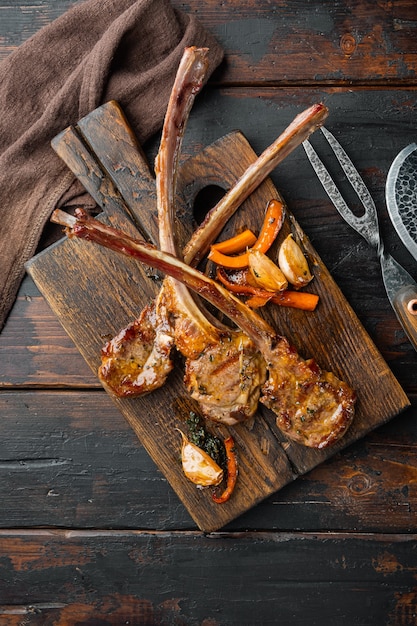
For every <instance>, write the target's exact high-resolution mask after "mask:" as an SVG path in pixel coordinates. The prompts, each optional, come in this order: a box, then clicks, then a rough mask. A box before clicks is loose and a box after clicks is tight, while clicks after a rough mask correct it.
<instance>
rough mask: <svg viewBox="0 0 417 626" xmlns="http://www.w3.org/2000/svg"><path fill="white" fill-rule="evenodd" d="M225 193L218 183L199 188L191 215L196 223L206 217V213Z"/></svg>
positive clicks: (199, 222)
mask: <svg viewBox="0 0 417 626" xmlns="http://www.w3.org/2000/svg"><path fill="white" fill-rule="evenodd" d="M225 193H226V190H225V189H223V187H221V186H220V185H207V186H206V187H203V188H202V189H200V191H199V192H198V194H197V195H196V197H195V200H194V205H193V217H194V219H195V221H196V222H197V224H201V222H202V221H203V220H204V218H205V217H206V215H207V213H208V212H209V211H210V209H212V208H213V207H214V206H216V204H217V203H218V202H219V200H221V199H222V198H223V196H224V194H225Z"/></svg>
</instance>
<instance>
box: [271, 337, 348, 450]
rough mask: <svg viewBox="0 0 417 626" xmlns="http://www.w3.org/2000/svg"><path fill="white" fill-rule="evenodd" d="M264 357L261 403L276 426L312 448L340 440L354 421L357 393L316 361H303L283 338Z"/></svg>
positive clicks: (322, 446)
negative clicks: (268, 410)
mask: <svg viewBox="0 0 417 626" xmlns="http://www.w3.org/2000/svg"><path fill="white" fill-rule="evenodd" d="M264 356H265V358H266V359H267V367H268V380H267V381H266V383H265V385H264V386H263V388H262V395H261V402H262V403H263V404H264V405H265V406H267V407H268V408H269V409H271V410H272V411H274V413H275V414H276V415H277V418H276V421H277V426H278V427H279V428H280V429H281V430H282V431H283V432H284V433H285V434H286V435H287V436H288V437H290V438H291V439H293V440H294V441H297V442H298V443H301V444H303V445H306V446H310V447H313V448H324V447H326V446H329V445H331V444H332V443H334V442H335V441H337V440H338V439H340V437H342V436H343V435H344V433H345V432H346V430H347V429H348V428H349V426H350V424H351V422H352V420H353V416H354V404H355V399H356V394H355V392H354V391H353V390H352V389H350V387H349V386H348V385H347V384H346V383H344V382H343V381H341V380H339V379H338V378H337V377H336V376H335V375H334V374H332V373H331V372H325V371H322V370H321V368H320V367H319V366H318V365H317V363H316V362H315V361H314V360H313V359H309V360H304V359H302V358H301V357H300V356H299V355H298V353H297V352H296V350H294V349H293V348H291V346H290V345H289V343H288V341H287V340H286V339H284V338H283V337H279V338H278V339H277V342H276V343H275V346H274V347H273V348H272V349H270V350H268V351H264Z"/></svg>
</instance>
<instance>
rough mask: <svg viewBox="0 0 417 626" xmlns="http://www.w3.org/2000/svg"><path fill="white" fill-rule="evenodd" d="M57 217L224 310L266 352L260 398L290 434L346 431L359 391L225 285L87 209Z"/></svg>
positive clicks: (317, 436) (322, 435) (310, 437)
mask: <svg viewBox="0 0 417 626" xmlns="http://www.w3.org/2000/svg"><path fill="white" fill-rule="evenodd" d="M52 219H53V221H55V222H58V223H61V224H63V225H65V226H67V234H68V235H69V236H77V237H80V238H84V239H88V240H91V241H95V242H96V243H98V244H100V245H103V246H106V247H109V248H112V249H113V250H116V251H119V252H122V253H124V254H127V255H129V256H133V257H135V258H137V259H138V260H139V261H141V262H143V263H146V264H147V265H151V266H153V267H155V268H156V269H158V270H160V271H162V272H164V273H165V274H167V275H169V276H171V277H172V278H174V279H176V280H179V281H181V282H183V283H184V284H186V285H187V286H188V287H189V288H190V289H192V290H194V291H195V292H196V293H198V294H199V295H201V296H202V297H203V298H205V299H206V300H207V301H208V302H210V303H211V304H212V305H214V306H215V307H217V308H218V309H219V310H221V311H222V312H223V313H225V314H226V315H227V316H228V317H229V318H230V319H231V320H232V321H233V322H234V323H235V324H236V325H237V326H238V327H239V328H240V329H241V330H242V331H243V332H244V333H245V334H246V335H247V336H248V337H249V338H250V340H251V341H252V342H253V344H254V345H255V346H256V347H257V349H258V350H259V352H260V353H261V354H262V356H263V358H264V360H265V363H266V366H267V369H268V379H267V381H266V382H265V384H264V385H263V388H262V396H261V402H263V403H264V404H265V405H266V406H267V407H268V408H269V409H271V410H272V411H273V412H274V413H275V414H276V422H277V426H278V427H279V428H280V429H281V430H282V431H283V432H284V433H285V434H286V435H287V436H288V437H289V438H291V439H293V440H295V441H297V442H298V443H300V444H303V445H306V446H310V447H314V448H324V447H327V446H329V445H331V444H333V443H334V442H336V441H337V440H338V439H340V438H341V437H342V436H343V435H344V433H345V432H346V430H347V429H348V428H349V426H350V424H351V422H352V420H353V417H354V405H355V401H356V394H355V392H354V391H353V390H352V389H351V388H350V387H349V385H348V384H346V383H345V382H343V381H341V380H339V379H338V378H337V377H336V376H335V375H334V374H332V373H331V372H326V371H323V370H322V369H321V368H320V367H319V365H318V364H317V363H316V362H315V361H314V360H313V359H309V360H304V359H303V358H301V357H300V355H299V354H298V353H297V351H296V350H295V348H293V347H292V346H291V345H290V343H289V342H288V340H287V339H286V338H285V337H282V336H280V335H278V334H277V333H276V332H275V330H274V329H273V328H272V327H271V326H270V325H269V324H268V323H267V322H266V321H265V320H264V319H263V318H261V317H260V316H259V315H258V314H257V313H256V312H255V311H253V310H252V309H250V308H249V307H247V306H246V305H245V304H244V303H243V302H241V301H240V300H238V299H237V298H235V297H234V296H233V295H232V294H231V293H230V292H228V291H227V290H226V289H225V288H224V287H223V286H222V285H220V284H218V283H216V282H215V281H213V280H212V279H210V278H209V277H207V276H205V275H204V274H202V273H201V272H199V271H198V270H196V269H195V268H192V267H190V266H189V265H187V264H185V263H184V262H182V261H180V260H179V259H177V258H176V257H174V256H172V255H169V254H167V253H164V252H161V251H160V250H156V249H155V248H154V247H153V246H151V245H150V244H146V243H144V242H141V241H138V240H135V239H133V238H131V237H129V236H127V235H125V234H123V233H121V232H120V231H118V230H117V229H114V228H111V227H109V226H105V225H103V224H102V223H101V222H98V221H97V220H95V219H94V218H92V217H89V216H88V215H87V214H86V213H85V212H84V211H82V210H77V212H76V216H75V217H73V216H70V215H68V214H66V213H64V212H62V211H59V210H56V211H54V213H53V216H52Z"/></svg>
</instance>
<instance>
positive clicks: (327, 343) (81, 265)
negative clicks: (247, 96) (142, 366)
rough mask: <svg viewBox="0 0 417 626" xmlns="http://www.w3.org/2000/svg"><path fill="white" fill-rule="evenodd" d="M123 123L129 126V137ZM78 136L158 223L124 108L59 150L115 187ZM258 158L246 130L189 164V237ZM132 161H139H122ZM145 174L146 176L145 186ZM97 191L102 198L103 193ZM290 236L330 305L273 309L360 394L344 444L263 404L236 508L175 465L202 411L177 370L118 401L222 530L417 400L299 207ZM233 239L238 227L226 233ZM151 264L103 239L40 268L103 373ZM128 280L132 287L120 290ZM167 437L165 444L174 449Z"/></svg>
mask: <svg viewBox="0 0 417 626" xmlns="http://www.w3.org/2000/svg"><path fill="white" fill-rule="evenodd" d="M90 120H91V128H89V126H90ZM122 127H124V128H125V138H124V139H123V138H122ZM113 129H114V130H113ZM78 133H81V134H82V136H83V138H84V139H85V141H86V142H87V143H88V145H89V147H91V148H92V150H94V155H95V157H96V158H97V159H98V161H99V163H100V155H101V154H105V155H106V156H105V159H106V165H105V169H106V171H107V172H109V171H111V172H112V176H113V179H114V180H115V181H117V180H118V175H119V174H120V173H121V186H120V191H121V193H122V194H123V189H125V188H127V189H134V196H133V195H132V194H131V192H129V193H128V196H129V197H127V196H125V198H124V200H125V201H126V203H127V204H128V206H130V209H131V212H132V213H135V214H136V215H137V216H138V219H139V220H141V221H142V222H143V223H144V226H145V227H146V224H145V222H144V221H143V220H142V216H145V218H146V216H147V215H148V213H149V208H148V205H149V202H151V207H152V202H153V203H154V201H155V199H154V197H153V196H150V193H151V191H150V190H151V186H150V184H149V183H150V180H149V178H148V172H147V170H143V168H140V167H135V165H134V163H133V160H134V156H135V154H136V155H138V156H140V155H139V153H138V152H137V151H136V146H135V145H134V144H133V143H132V141H131V136H130V130H129V129H127V126H126V122H125V120H124V118H122V117H120V112H119V110H118V108H117V106H116V105H114V104H113V103H109V104H107V105H105V106H103V107H101V108H100V109H99V110H97V111H95V112H93V113H92V114H90V115H88V116H87V117H86V118H84V119H83V120H82V122H81V123H80V124H78V126H77V129H76V132H75V133H74V132H73V133H72V134H70V133H69V132H68V131H65V132H64V133H63V134H61V135H60V136H59V137H58V138H56V139H55V140H54V147H55V149H56V151H57V152H58V154H62V153H63V152H65V154H67V153H68V150H69V148H70V160H69V164H70V166H72V169H73V171H74V172H75V173H76V174H77V175H78V172H79V171H80V170H82V175H81V176H80V180H84V178H85V172H87V176H88V179H89V182H87V183H86V185H87V188H88V187H89V186H90V187H91V185H96V186H97V187H98V188H99V189H101V188H102V187H103V184H104V186H105V189H106V190H107V191H108V185H106V184H105V182H104V183H103V180H102V179H100V178H99V177H98V175H97V172H96V171H95V170H94V169H93V168H92V167H90V166H88V167H85V168H84V164H85V161H86V156H85V154H84V149H83V147H81V150H79V140H78V136H77V134H78ZM71 137H72V139H71ZM121 138H122V139H123V140H122V141H121ZM132 149H133V157H132V156H131V154H132ZM125 153H127V154H126V158H125V156H124V155H125ZM255 159H256V154H255V153H254V152H253V150H252V149H251V147H250V146H249V144H248V143H247V141H246V140H245V139H244V137H243V136H242V135H241V134H240V133H231V134H229V135H227V136H226V137H223V138H221V139H219V140H218V141H217V142H215V143H214V144H211V145H210V146H209V147H207V148H206V149H205V150H203V151H202V152H201V153H200V154H198V155H196V156H195V157H193V158H191V159H189V160H188V161H186V162H185V163H184V164H183V166H182V168H181V171H180V173H179V176H178V182H177V186H178V193H177V200H176V205H177V211H176V219H177V221H178V224H181V225H182V226H184V234H185V239H183V241H184V243H185V241H186V235H187V228H186V226H187V224H188V225H189V229H188V230H189V233H188V234H190V233H191V227H192V221H193V213H192V210H191V207H193V205H194V200H195V198H196V196H197V194H198V193H201V192H202V190H204V189H205V188H206V187H207V186H208V185H218V186H220V187H222V188H223V189H228V188H230V187H231V186H232V185H233V184H234V182H235V181H236V180H237V179H238V178H239V177H240V176H241V175H242V174H243V172H244V171H245V170H246V168H247V167H248V166H249V165H250V164H251V163H252V162H253V161H254V160H255ZM73 160H75V161H76V163H75V164H74V163H73ZM66 162H67V163H68V159H67V160H66ZM120 163H127V164H128V165H127V166H126V167H121V166H120ZM132 170H134V171H135V176H134V177H133V178H132V175H131V173H130V172H131V171H132ZM141 171H142V172H144V174H142V175H143V176H144V178H145V182H144V186H143V187H142V186H141V174H140V172H141ZM90 172H92V173H91V174H90ZM126 173H127V179H126ZM97 181H99V182H97ZM129 182H130V185H129ZM93 193H94V190H93ZM278 196H279V194H278V193H277V191H276V189H274V187H273V185H272V182H271V181H270V180H266V181H265V182H264V183H262V185H261V186H260V187H259V188H258V189H257V190H256V191H255V192H254V193H253V194H252V195H251V196H250V197H249V198H248V199H247V200H246V201H245V203H244V204H243V205H242V206H241V208H240V210H239V211H238V212H237V213H236V215H235V216H234V219H233V220H232V225H231V228H232V229H235V228H238V227H242V226H243V225H245V227H252V228H254V229H255V230H259V228H260V224H261V222H262V215H263V211H264V207H265V206H266V204H267V202H268V201H269V200H270V199H271V198H273V197H278ZM96 197H97V200H98V202H100V197H99V196H97V195H96ZM105 197H106V201H105V202H104V203H103V202H102V203H101V204H102V208H103V210H105V214H106V217H107V218H108V219H109V220H110V221H111V222H112V223H113V224H116V225H117V224H119V225H120V227H121V228H122V230H123V229H128V232H132V227H131V225H130V223H129V222H128V220H127V218H126V217H124V215H123V206H122V205H120V211H119V210H115V208H116V209H117V207H115V206H113V204H109V202H108V198H109V197H110V198H111V199H113V198H115V194H113V193H111V194H109V193H107V194H106V196H105ZM132 203H134V206H133V204H132ZM259 213H261V215H259ZM289 232H292V233H293V234H294V237H295V238H296V239H297V240H298V241H299V242H300V243H301V244H302V246H303V249H304V251H305V253H306V255H307V257H308V259H309V264H310V267H312V270H313V273H314V276H315V279H314V283H313V290H314V291H315V292H316V293H318V294H319V296H320V305H319V307H318V309H317V310H316V311H315V312H314V314H308V313H307V314H306V312H304V311H297V310H293V309H280V308H278V307H269V309H268V310H267V312H266V315H267V316H268V318H269V321H270V323H271V324H272V325H273V326H274V327H275V328H277V329H278V332H280V333H281V334H283V335H284V336H287V337H290V338H291V342H292V343H293V344H294V345H295V346H296V347H297V349H298V350H299V351H300V352H301V354H303V355H304V356H305V358H308V357H309V356H310V355H314V356H315V358H316V359H317V361H318V362H319V364H320V365H321V367H323V368H324V369H327V370H330V371H333V372H334V373H335V374H336V375H338V376H340V377H341V378H343V379H344V380H346V381H347V382H348V383H349V384H350V385H351V386H352V387H353V388H354V389H355V390H357V393H358V403H357V409H356V417H355V420H354V423H353V426H352V427H351V428H350V430H349V432H348V434H347V435H346V436H345V437H344V438H343V440H342V441H341V442H338V444H336V445H335V446H332V447H331V448H329V449H328V450H327V449H326V450H321V451H318V450H312V449H308V448H304V447H302V446H299V445H297V444H294V442H292V441H291V440H287V438H286V437H285V435H283V433H282V432H280V431H279V430H278V431H277V429H276V427H275V420H274V417H273V415H272V414H271V413H269V412H268V411H266V410H261V409H260V410H259V411H258V414H257V417H256V419H255V423H254V426H253V428H252V427H251V428H248V427H247V426H244V425H243V426H240V427H238V428H236V429H233V432H234V438H235V441H236V443H237V447H238V450H239V457H240V460H239V466H240V469H239V484H238V488H237V490H236V493H235V494H234V497H233V498H232V500H231V501H230V502H229V503H227V505H226V506H224V507H223V506H222V507H218V506H216V505H213V503H212V502H211V499H210V496H209V495H208V494H207V492H206V493H203V494H202V493H201V492H197V493H196V490H195V487H194V486H193V485H191V484H190V483H189V482H188V481H186V480H185V479H184V476H183V474H182V470H181V467H180V466H179V465H178V462H176V461H175V459H176V457H177V456H178V454H179V446H178V441H175V437H174V436H173V433H175V428H184V426H183V421H184V419H185V418H186V417H187V415H188V414H189V412H190V411H192V410H195V408H196V407H195V405H194V403H193V402H192V401H190V400H189V399H188V398H187V397H186V393H185V390H184V388H183V387H182V386H181V380H180V376H181V374H180V372H179V371H178V370H177V371H176V372H175V379H176V380H175V381H174V380H173V381H172V383H171V381H168V384H167V385H164V387H163V388H161V389H159V390H158V391H157V392H154V393H152V394H149V395H148V396H144V397H141V398H139V399H137V400H132V399H120V398H115V399H114V401H115V403H116V405H117V406H118V407H119V409H120V410H121V411H122V413H123V414H124V415H125V417H126V419H127V420H128V422H129V423H130V425H131V426H132V428H133V429H134V430H135V432H136V433H137V435H138V436H139V438H140V440H141V442H142V443H143V445H144V446H145V448H146V449H147V451H148V452H149V454H150V455H151V457H152V459H153V460H154V461H155V462H156V464H157V465H158V466H159V467H160V469H161V470H162V472H163V473H164V475H165V476H166V477H167V478H168V480H169V481H170V483H171V484H172V486H173V488H174V490H175V491H176V492H177V494H178V495H179V497H180V499H181V500H182V502H183V503H184V504H185V506H186V507H187V509H188V511H189V512H190V514H191V516H192V517H193V519H194V520H195V521H196V523H197V524H198V525H199V527H200V528H201V529H202V530H206V531H209V530H215V529H217V528H220V527H221V526H224V525H225V524H226V523H228V522H230V521H231V520H232V519H233V518H234V517H237V516H239V515H241V514H242V513H243V512H244V511H246V510H248V509H249V508H251V507H252V506H253V505H254V504H256V503H257V502H259V501H261V500H262V499H264V498H265V497H267V496H268V495H270V494H271V493H273V492H274V491H277V490H278V489H279V488H281V487H283V486H284V485H285V484H287V483H288V482H290V481H292V480H293V479H294V477H295V476H297V475H300V474H304V473H305V472H307V471H308V470H310V469H312V467H314V466H316V465H317V464H319V463H320V462H321V461H323V460H324V459H326V458H328V457H329V456H331V455H333V454H334V453H335V451H337V450H338V449H340V448H341V447H344V446H346V445H348V444H349V443H352V442H353V441H356V440H357V439H359V438H360V437H362V436H363V435H365V434H366V433H367V432H369V431H370V430H372V429H373V428H375V427H376V426H380V425H381V424H383V423H385V422H386V421H388V420H389V419H390V418H392V417H394V416H395V415H397V414H398V413H400V412H401V411H402V410H404V409H405V408H406V407H407V406H408V399H407V397H406V395H405V393H404V392H403V391H402V389H401V387H400V386H399V384H398V383H397V381H396V379H395V378H394V376H393V375H392V373H391V371H390V370H389V368H388V366H387V364H386V363H385V362H384V360H383V359H382V357H381V355H380V354H379V353H378V351H377V349H376V348H375V346H374V344H373V343H372V342H371V340H370V338H369V336H368V335H367V334H366V332H365V330H364V329H363V327H362V325H361V324H360V322H359V320H358V319H357V317H356V316H355V314H354V312H353V310H352V309H351V308H350V306H349V305H348V303H347V301H346V300H345V299H344V297H343V295H342V293H341V292H340V290H339V289H338V287H337V285H336V284H335V283H334V281H333V279H332V277H331V275H330V274H329V272H328V271H327V269H326V267H325V266H324V264H323V263H322V261H321V260H320V258H319V257H318V255H317V253H316V251H315V250H314V248H313V247H312V246H311V244H310V243H309V241H308V239H307V237H306V236H305V235H304V233H303V232H302V231H301V229H300V227H299V226H298V224H297V223H296V222H295V220H294V218H293V217H292V216H291V214H288V217H287V220H286V224H285V225H284V227H283V229H282V233H280V235H279V239H278V241H277V245H279V243H280V241H282V240H283V238H285V237H286V236H287V235H288V233H289ZM228 234H229V233H228V232H226V236H227V235H228ZM180 236H181V233H180ZM141 270H142V268H140V267H138V268H137V271H136V272H135V264H134V263H132V259H127V263H125V258H124V257H122V256H120V255H117V254H114V253H112V252H109V251H107V250H103V249H99V250H97V249H96V247H95V246H92V245H91V244H87V245H86V244H85V242H82V241H81V242H80V241H75V240H66V241H63V242H61V243H60V244H57V245H56V246H54V247H53V248H51V249H49V250H46V251H44V252H42V253H41V254H40V255H38V257H35V259H33V260H32V261H31V262H30V263H29V264H28V271H29V272H30V275H31V276H32V277H33V278H34V280H35V282H36V284H37V285H38V287H39V288H40V289H41V290H42V292H43V294H44V295H45V297H46V299H47V300H48V302H49V303H50V305H51V308H52V309H53V310H54V312H55V313H56V314H57V316H58V317H59V319H60V321H61V323H62V324H63V326H64V328H65V329H66V330H67V332H68V333H69V335H70V336H71V337H72V339H73V340H74V342H75V344H76V345H77V346H78V347H79V349H80V351H81V353H82V354H83V356H84V358H85V359H86V361H87V363H88V364H89V365H90V366H91V368H92V369H93V371H94V370H96V369H97V366H98V364H99V362H100V361H99V356H100V348H101V345H102V343H103V336H106V335H109V334H111V335H112V336H113V335H114V334H115V333H116V332H118V330H119V329H120V328H122V327H123V325H125V324H126V322H125V321H124V320H125V317H126V308H125V307H124V306H123V304H119V303H120V302H121V303H123V302H126V301H127V300H129V301H130V303H131V312H130V315H131V319H134V316H135V314H134V311H135V307H136V310H140V309H141V308H142V307H144V306H145V305H146V304H147V303H148V300H149V297H150V294H149V291H148V292H147V294H146V295H145V297H143V295H144V294H142V297H140V295H139V293H138V292H139V291H140V289H141V288H142V289H143V290H144V292H146V291H147V290H148V289H149V287H148V283H149V284H150V288H152V287H153V285H152V283H150V281H149V280H147V279H146V276H145V275H144V272H143V271H142V273H141ZM125 276H129V278H130V280H129V281H126V280H124V279H123V278H122V277H125ZM119 277H120V278H121V285H118V286H117V288H116V285H117V283H118V280H119ZM94 294H95V295H94ZM136 315H137V313H136ZM98 329H99V330H98ZM317 329H320V332H317ZM359 347H360V349H359ZM161 442H164V443H163V445H161Z"/></svg>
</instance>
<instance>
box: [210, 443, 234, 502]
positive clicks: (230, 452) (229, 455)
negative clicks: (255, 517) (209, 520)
mask: <svg viewBox="0 0 417 626" xmlns="http://www.w3.org/2000/svg"><path fill="white" fill-rule="evenodd" d="M224 447H225V450H226V461H227V479H226V488H225V490H224V491H223V493H222V494H220V495H219V496H217V495H216V494H215V493H213V495H212V498H213V500H214V502H216V503H217V504H223V503H224V502H227V501H228V500H229V498H230V496H231V495H232V493H233V491H234V488H235V485H236V481H237V475H238V465H237V454H236V448H235V442H234V440H233V437H228V438H227V439H225V440H224Z"/></svg>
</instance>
